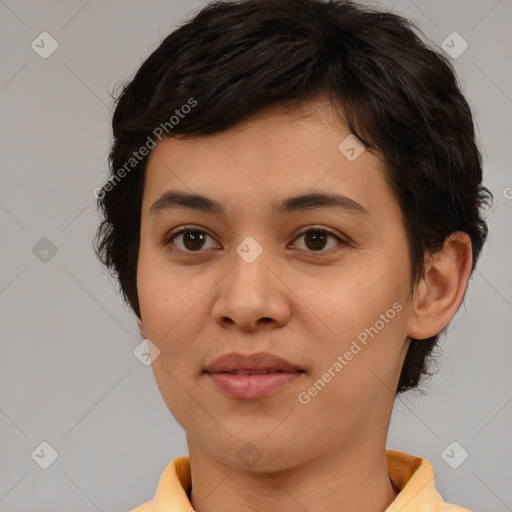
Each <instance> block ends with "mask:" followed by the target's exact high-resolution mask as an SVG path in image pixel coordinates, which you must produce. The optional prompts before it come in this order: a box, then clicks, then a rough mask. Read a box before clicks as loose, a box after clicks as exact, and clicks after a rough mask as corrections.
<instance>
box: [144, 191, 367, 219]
mask: <svg viewBox="0 0 512 512" xmlns="http://www.w3.org/2000/svg"><path fill="white" fill-rule="evenodd" d="M179 208H189V209H192V210H196V211H200V212H204V213H212V214H214V215H218V216H220V217H225V209H224V206H223V205H222V203H220V202H219V201H216V200H215V199H211V198H209V197H206V196H202V195H199V194H191V193H188V192H181V191H178V190H168V191H167V192H165V193H163V194H162V195H161V196H160V197H159V198H158V199H157V200H156V201H155V202H154V203H153V205H152V206H151V208H150V209H149V214H150V215H151V216H157V215H159V214H160V213H162V212H165V211H169V210H174V209H179ZM314 208H336V209H338V210H343V211H346V212H348V213H352V214H355V215H358V216H361V217H369V216H370V214H369V213H368V210H367V209H366V208H365V207H364V206H362V205H361V204H359V203H358V202H356V201H354V200H353V199H350V198H349V197H347V196H344V195H341V194H337V193H335V192H330V193H320V192H313V193H307V194H301V195H297V196H292V197H287V198H285V199H282V200H280V201H276V202H274V203H273V204H272V207H271V211H272V213H273V215H274V216H276V217H277V216H284V215H289V214H290V213H293V212H296V211H301V210H311V209H314Z"/></svg>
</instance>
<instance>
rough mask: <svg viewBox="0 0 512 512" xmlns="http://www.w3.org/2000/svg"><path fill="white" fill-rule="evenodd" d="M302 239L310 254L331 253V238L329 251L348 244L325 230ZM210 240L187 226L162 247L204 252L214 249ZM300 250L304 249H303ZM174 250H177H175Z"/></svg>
mask: <svg viewBox="0 0 512 512" xmlns="http://www.w3.org/2000/svg"><path fill="white" fill-rule="evenodd" d="M301 237H306V238H305V244H304V245H305V247H306V248H305V249H304V250H306V251H308V252H329V251H326V250H324V249H325V245H326V244H327V242H328V240H329V238H331V239H332V240H335V241H336V242H337V243H334V244H333V245H331V247H330V248H329V247H328V249H332V248H333V247H336V246H337V245H338V244H339V243H341V244H344V245H346V242H345V241H344V240H343V239H342V238H340V237H339V236H338V235H336V234H334V233H333V232H331V231H329V230H327V229H325V228H308V229H307V230H304V231H303V232H302V233H300V234H299V235H298V236H297V237H296V238H295V239H294V240H298V239H299V238H301ZM208 238H210V239H211V240H213V238H212V237H211V236H210V235H208V233H206V232H205V231H204V230H202V229H197V228H195V227H191V226H186V227H184V228H182V229H180V230H179V231H176V232H174V233H170V234H169V235H168V236H167V237H166V238H165V240H164V241H163V242H162V245H164V246H171V245H173V246H175V247H177V252H184V253H191V252H202V251H201V249H204V248H205V247H206V249H209V248H212V246H210V247H208V246H207V244H206V241H207V239H208ZM175 239H176V240H180V239H181V244H178V243H176V242H175ZM180 245H181V246H180ZM292 247H295V244H292ZM298 248H299V249H302V248H301V247H298ZM172 250H176V249H174V248H173V249H172Z"/></svg>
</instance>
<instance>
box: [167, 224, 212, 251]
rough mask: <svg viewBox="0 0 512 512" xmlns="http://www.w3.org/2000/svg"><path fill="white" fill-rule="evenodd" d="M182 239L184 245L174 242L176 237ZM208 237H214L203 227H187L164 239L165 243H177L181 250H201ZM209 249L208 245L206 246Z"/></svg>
mask: <svg viewBox="0 0 512 512" xmlns="http://www.w3.org/2000/svg"><path fill="white" fill-rule="evenodd" d="M180 238H181V239H182V247H180V246H179V245H178V244H176V243H174V239H178V240H179V239H180ZM207 238H211V239H212V240H213V238H212V237H211V236H210V235H208V233H206V232H205V231H203V230H201V229H196V228H192V227H185V228H182V229H180V230H179V231H177V232H175V233H171V234H170V235H169V236H167V237H166V239H165V240H164V241H163V245H165V246H168V245H171V244H172V245H176V246H177V247H178V249H179V250H180V251H181V252H201V251H200V249H202V248H203V247H204V245H205V240H206V239H207ZM206 248H207V249H208V247H206Z"/></svg>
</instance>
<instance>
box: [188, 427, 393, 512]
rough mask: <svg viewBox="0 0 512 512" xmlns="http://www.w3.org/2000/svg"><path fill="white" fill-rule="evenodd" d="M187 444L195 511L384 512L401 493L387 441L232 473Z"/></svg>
mask: <svg viewBox="0 0 512 512" xmlns="http://www.w3.org/2000/svg"><path fill="white" fill-rule="evenodd" d="M188 441H189V453H190V463H191V471H192V490H191V495H190V499H191V503H192V506H193V507H194V509H195V510H196V511H197V512H218V511H220V510H222V512H235V511H236V512H238V511H240V510H251V511H253V512H266V511H268V510H269V509H278V510H279V511H280V512H292V511H293V512H296V511H297V510H307V511H308V512H340V511H344V512H349V511H350V512H352V511H354V512H355V511H360V510H365V511H367V512H383V511H384V510H386V508H387V507H388V506H389V505H390V504H391V503H392V502H393V501H394V499H395V498H396V495H397V492H396V491H395V489H394V488H393V484H392V482H391V479H390V477H389V473H388V468H387V464H386V456H385V449H386V448H385V439H384V440H383V441H382V440H380V442H376V441H375V437H373V439H372V438H371V437H370V438H369V437H366V438H365V442H361V440H359V439H358V440H357V441H356V440H355V439H351V441H350V443H349V444H348V445H343V446H341V447H331V449H330V450H329V451H328V452H325V453H321V454H320V455H318V456H317V457H316V458H314V459H308V460H307V461H304V462H302V463H301V464H298V465H294V466H290V467H289V468H287V469H285V470H280V471H276V472H272V471H265V472H261V471H255V470H242V469H234V468H233V467H232V466H230V465H228V464H225V463H223V462H222V461H220V460H219V459H217V458H215V457H213V456H212V455H211V454H209V453H207V452H206V451H204V450H203V449H202V448H201V447H200V446H199V445H197V444H195V443H194V442H193V441H191V440H188Z"/></svg>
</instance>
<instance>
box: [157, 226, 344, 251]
mask: <svg viewBox="0 0 512 512" xmlns="http://www.w3.org/2000/svg"><path fill="white" fill-rule="evenodd" d="M192 231H197V232H199V233H203V234H205V235H207V236H209V237H210V238H212V239H213V237H212V236H210V235H209V234H208V233H207V232H206V231H204V230H202V229H198V228H197V227H196V226H185V227H183V228H181V229H180V230H179V231H175V232H171V233H169V234H168V235H167V236H166V237H165V239H164V241H163V242H162V245H164V246H165V247H169V248H171V245H174V244H172V241H173V239H174V238H176V237H178V236H179V235H181V234H183V233H189V232H192ZM310 232H314V233H324V234H327V235H329V236H331V237H333V238H335V239H336V240H337V241H338V242H339V243H341V244H343V245H348V242H347V241H346V240H343V239H342V238H341V237H339V236H338V235H336V234H335V233H333V232H332V231H330V230H329V229H326V228H323V227H322V228H320V227H318V228H317V227H309V228H307V229H305V230H304V231H302V232H300V233H299V234H298V235H297V236H296V237H295V238H294V240H296V239H298V238H300V237H301V236H304V235H306V234H307V233H310ZM171 250H172V251H173V252H179V253H182V254H200V253H202V252H206V251H205V250H198V251H184V250H183V249H179V248H177V247H176V246H174V247H172V248H171ZM300 250H305V249H300ZM334 250H336V248H335V247H333V248H331V249H328V250H320V251H308V250H306V252H308V253H311V254H322V253H323V254H331V253H332V252H333V251H334Z"/></svg>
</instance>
